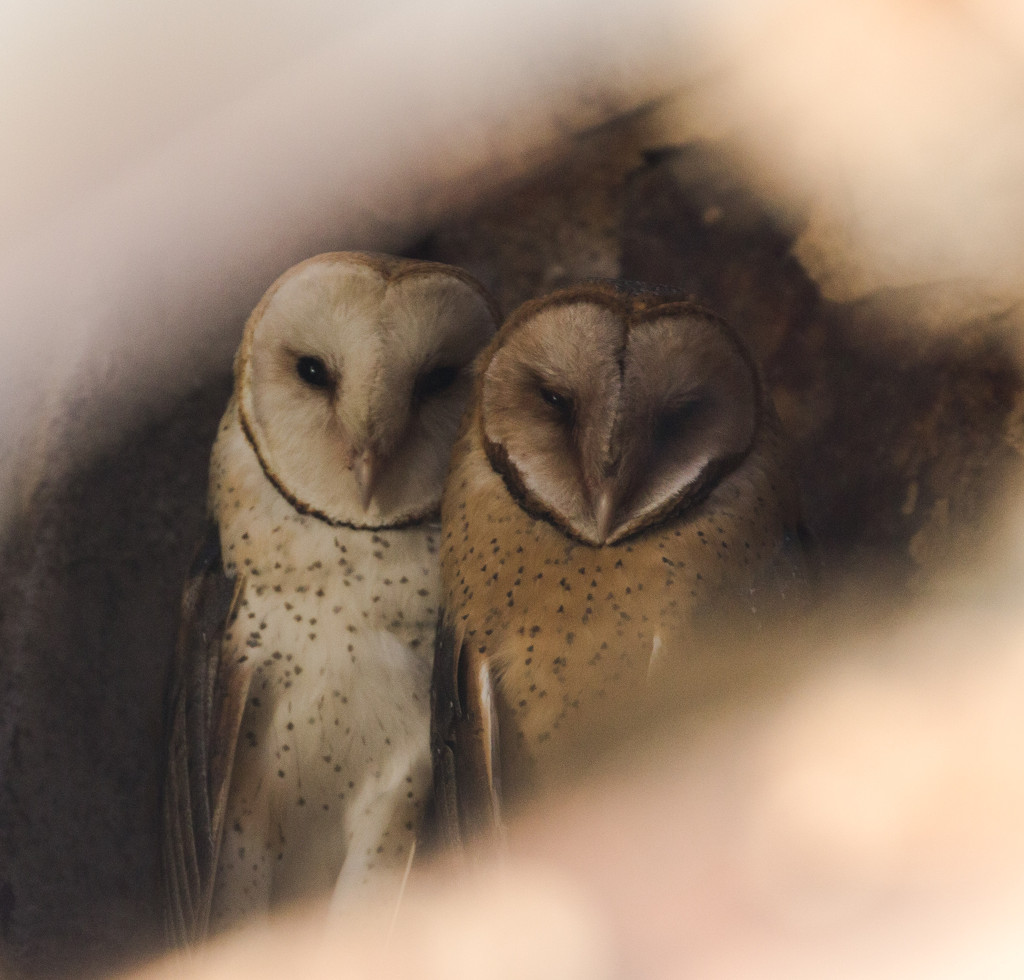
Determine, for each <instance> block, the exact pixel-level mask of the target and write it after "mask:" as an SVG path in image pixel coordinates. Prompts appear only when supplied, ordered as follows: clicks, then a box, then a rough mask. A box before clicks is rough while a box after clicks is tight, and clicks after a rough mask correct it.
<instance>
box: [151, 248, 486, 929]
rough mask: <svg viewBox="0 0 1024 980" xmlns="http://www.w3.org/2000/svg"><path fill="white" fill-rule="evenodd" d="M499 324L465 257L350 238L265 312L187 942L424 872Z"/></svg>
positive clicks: (218, 597) (199, 670) (212, 644)
mask: <svg viewBox="0 0 1024 980" xmlns="http://www.w3.org/2000/svg"><path fill="white" fill-rule="evenodd" d="M495 326H496V313H495V310H494V307H493V305H492V303H491V301H490V299H489V298H488V297H487V295H486V294H485V293H484V291H483V289H482V288H481V287H480V286H479V285H478V284H477V283H476V282H475V281H474V280H473V279H472V278H471V277H470V276H469V275H467V274H466V273H464V272H462V271H461V270H459V269H455V268H452V267H449V266H444V265H440V264H437V263H429V262H415V261H410V260H404V259H396V258H391V257H386V256H379V255H368V254H362V253H344V252H339V253H328V254H324V255H319V256H316V257H314V258H312V259H309V260H308V261H306V262H303V263H301V264H299V265H297V266H295V267H294V268H292V269H290V270H288V271H287V272H286V273H284V275H282V276H281V277H280V278H279V279H278V280H277V282H275V283H274V284H273V285H272V286H271V287H270V289H269V290H268V292H267V293H266V295H265V296H264V297H263V299H262V300H261V301H260V303H259V305H258V306H257V307H256V309H255V310H254V311H253V313H252V315H251V316H250V317H249V320H248V322H247V324H246V328H245V333H244V336H243V339H242V342H241V345H240V347H239V350H238V353H237V355H236V358H235V386H234V393H233V395H232V398H231V400H230V403H229V404H228V407H227V410H226V412H225V414H224V418H223V420H222V422H221V425H220V429H219V432H218V435H217V439H216V442H215V445H214V448H213V454H212V460H211V466H210V489H209V511H210V516H211V519H212V520H211V530H210V535H209V537H208V539H207V541H206V543H205V545H204V546H203V548H202V549H201V550H200V553H199V555H198V557H197V559H196V563H195V566H194V568H193V572H192V574H191V576H190V579H189V581H188V582H187V583H186V587H185V592H184V597H183V625H182V630H181V636H180V638H179V650H178V655H177V661H176V664H175V668H174V671H173V675H172V682H171V686H170V688H169V696H168V709H169V732H170V735H169V743H170V744H169V764H168V773H167V777H166V780H165V799H164V821H165V836H164V867H165V880H166V886H167V902H168V925H169V930H170V932H171V936H172V938H173V939H174V940H175V941H176V942H179V943H181V942H191V941H195V940H197V939H199V938H201V937H202V936H204V935H205V934H206V933H207V931H208V930H211V931H216V930H218V929H221V928H223V927H226V926H227V925H229V924H231V923H233V922H235V921H237V920H239V919H240V918H242V917H244V916H246V915H249V914H252V913H259V912H265V911H267V910H269V909H273V908H277V907H280V906H281V905H282V904H285V903H287V902H290V901H294V900H296V899H300V898H304V897H308V896H310V895H315V894H317V893H326V892H330V891H331V890H333V894H334V898H335V902H336V903H340V904H341V905H342V906H344V905H345V903H347V902H348V901H351V900H354V899H356V898H358V897H360V896H362V895H363V894H365V893H366V891H367V889H370V888H372V887H378V886H381V881H382V880H384V881H387V880H388V878H387V875H388V874H389V873H390V872H389V870H388V869H394V868H396V867H398V868H400V867H402V866H403V864H404V861H405V858H406V855H407V854H408V853H409V850H410V847H411V845H412V843H413V841H414V838H415V834H416V833H417V829H418V825H419V821H420V817H421V813H422V811H423V809H424V806H425V805H426V802H427V800H428V799H429V792H430V760H429V684H430V662H431V657H432V644H433V637H434V633H435V626H436V613H437V588H438V558H437V551H438V544H439V531H438V527H437V523H436V522H437V512H438V506H439V501H440V495H441V489H442V484H443V479H444V474H445V471H446V467H447V462H448V456H449V452H450V449H451V445H452V441H453V439H454V438H455V434H456V429H457V426H458V422H459V418H460V417H461V415H462V413H463V410H464V408H465V404H466V401H467V398H468V396H469V393H470V389H471V364H472V361H473V359H474V357H475V356H476V354H477V353H478V352H479V350H480V349H481V348H482V347H483V346H484V345H485V344H486V343H487V341H488V340H489V339H490V338H491V336H492V335H493V333H494V329H495ZM381 887H382V886H381Z"/></svg>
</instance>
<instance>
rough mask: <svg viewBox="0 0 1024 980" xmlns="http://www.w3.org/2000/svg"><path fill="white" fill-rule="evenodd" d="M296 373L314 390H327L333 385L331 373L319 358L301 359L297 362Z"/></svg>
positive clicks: (307, 357) (309, 356)
mask: <svg viewBox="0 0 1024 980" xmlns="http://www.w3.org/2000/svg"><path fill="white" fill-rule="evenodd" d="M295 373H296V374H297V375H298V376H299V377H300V378H301V379H302V380H303V381H305V382H306V384H308V385H310V386H311V387H313V388H327V387H328V386H329V385H330V383H331V372H330V371H328V370H327V365H326V364H324V362H323V361H321V360H320V358H319V357H313V356H311V355H307V356H305V357H300V358H299V359H298V360H297V361H296V362H295Z"/></svg>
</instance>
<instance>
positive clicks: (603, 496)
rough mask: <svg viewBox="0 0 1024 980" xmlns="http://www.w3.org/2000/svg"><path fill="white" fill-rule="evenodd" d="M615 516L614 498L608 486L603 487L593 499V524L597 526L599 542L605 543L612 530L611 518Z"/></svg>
mask: <svg viewBox="0 0 1024 980" xmlns="http://www.w3.org/2000/svg"><path fill="white" fill-rule="evenodd" d="M614 516H615V498H614V496H613V495H612V487H611V485H610V484H606V485H605V486H603V487H602V488H601V489H600V490H599V491H598V492H597V496H596V497H594V524H596V525H597V537H598V540H599V541H607V540H608V533H609V532H610V531H611V529H612V518H613V517H614Z"/></svg>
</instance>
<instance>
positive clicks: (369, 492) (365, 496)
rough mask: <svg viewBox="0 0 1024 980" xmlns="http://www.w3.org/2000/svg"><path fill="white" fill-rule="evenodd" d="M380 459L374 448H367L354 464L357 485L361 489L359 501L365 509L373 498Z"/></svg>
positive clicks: (353, 470) (353, 469) (353, 471)
mask: <svg viewBox="0 0 1024 980" xmlns="http://www.w3.org/2000/svg"><path fill="white" fill-rule="evenodd" d="M379 465H380V460H379V459H378V458H377V454H376V453H375V452H374V451H373V450H372V449H366V450H364V451H363V453H362V454H361V455H360V456H359V457H358V458H357V459H356V461H355V462H354V463H353V464H352V473H353V476H355V478H356V487H357V488H358V490H359V503H360V504H362V507H363V510H364V511H365V510H366V509H367V508H369V506H370V501H371V500H372V499H373V487H374V483H375V482H376V480H377V470H378V467H379Z"/></svg>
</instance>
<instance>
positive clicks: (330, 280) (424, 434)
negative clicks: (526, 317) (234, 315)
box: [235, 252, 498, 528]
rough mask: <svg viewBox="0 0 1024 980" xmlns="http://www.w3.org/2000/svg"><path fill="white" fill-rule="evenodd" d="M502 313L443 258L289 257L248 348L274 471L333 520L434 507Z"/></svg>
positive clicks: (253, 397) (245, 409) (294, 496)
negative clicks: (477, 366)
mask: <svg viewBox="0 0 1024 980" xmlns="http://www.w3.org/2000/svg"><path fill="white" fill-rule="evenodd" d="M497 320H498V317H497V311H496V309H495V306H494V304H493V302H492V301H491V299H490V298H489V297H488V296H487V294H486V292H485V291H484V289H483V287H482V286H480V284H479V283H477V282H476V281H475V280H474V279H473V278H472V277H471V276H470V275H468V274H467V273H465V272H463V271H462V270H461V269H456V268H453V267H451V266H446V265H441V264H439V263H434V262H418V261H411V260H406V259H398V258H393V257H390V256H383V255H372V254H365V253H359V252H330V253H325V254H323V255H317V256H315V257H313V258H311V259H308V260H307V261H305V262H302V263H300V264H299V265H296V266H294V267H293V268H291V269H289V270H288V271H287V272H285V273H284V274H283V275H282V276H281V277H280V278H279V279H278V280H277V281H276V282H275V283H274V284H273V285H272V286H271V287H270V289H269V290H267V292H266V294H265V295H264V296H263V298H262V300H261V301H260V303H259V305H258V306H257V307H256V309H255V310H254V311H253V313H252V315H251V316H250V317H249V320H248V322H247V324H246V327H245V334H244V336H243V339H242V343H241V345H240V347H239V349H238V354H237V355H236V358H235V392H236V397H237V402H238V410H239V415H240V418H241V423H242V427H243V429H244V431H245V434H246V437H247V439H248V441H249V442H250V444H251V445H252V448H253V449H254V451H255V452H256V455H257V457H258V458H259V461H260V464H261V466H262V467H263V470H264V472H265V473H266V474H267V477H268V478H269V479H270V480H271V482H272V483H273V484H274V486H275V487H276V488H277V489H278V490H279V491H280V492H281V493H282V494H283V495H284V496H285V497H286V498H287V499H288V500H289V502H291V504H292V505H293V506H294V507H295V508H296V509H297V510H299V511H300V512H302V513H305V514H311V515H313V516H316V517H318V518H320V519H321V520H324V521H327V522H328V523H331V524H341V525H347V526H354V527H366V528H375V527H394V526H400V525H403V524H408V523H413V522H415V521H418V520H421V519H423V518H424V517H426V516H428V515H430V514H432V513H433V512H434V511H436V509H437V507H438V503H439V500H440V495H441V489H442V485H443V481H444V475H445V471H446V468H447V463H448V456H449V452H450V449H451V445H452V442H453V440H454V438H455V433H456V430H457V428H458V424H459V419H460V417H461V416H462V413H463V411H464V409H465V405H466V401H467V399H468V397H469V394H470V391H471V388H472V376H471V365H472V362H473V359H474V357H475V356H476V355H477V354H478V353H479V351H480V349H481V348H482V347H483V346H484V345H485V344H486V343H487V342H488V340H490V338H491V337H492V336H493V334H494V330H495V327H496V324H497Z"/></svg>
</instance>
